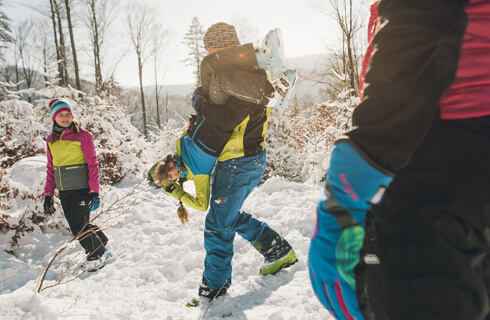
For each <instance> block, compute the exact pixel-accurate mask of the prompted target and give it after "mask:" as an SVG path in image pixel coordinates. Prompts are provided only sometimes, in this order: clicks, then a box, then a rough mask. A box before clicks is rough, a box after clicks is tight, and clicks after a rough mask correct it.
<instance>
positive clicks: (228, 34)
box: [203, 22, 240, 49]
mask: <svg viewBox="0 0 490 320" xmlns="http://www.w3.org/2000/svg"><path fill="white" fill-rule="evenodd" d="M203 41H204V48H206V49H208V48H227V47H236V46H239V45H240V41H239V40H238V36H237V34H236V30H235V27H234V26H232V25H231V24H227V23H224V22H218V23H215V24H213V25H211V26H210V27H209V28H208V30H207V31H206V33H205V34H204V39H203Z"/></svg>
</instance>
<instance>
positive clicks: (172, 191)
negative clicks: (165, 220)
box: [163, 181, 185, 201]
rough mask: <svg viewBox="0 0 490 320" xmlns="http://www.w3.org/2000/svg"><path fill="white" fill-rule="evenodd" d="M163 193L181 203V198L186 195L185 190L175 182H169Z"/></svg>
mask: <svg viewBox="0 0 490 320" xmlns="http://www.w3.org/2000/svg"><path fill="white" fill-rule="evenodd" d="M163 191H164V192H165V193H166V194H169V195H171V196H172V197H174V198H175V199H177V200H179V201H180V197H181V196H182V195H183V194H184V193H185V191H184V189H182V188H181V187H180V186H179V184H178V183H177V182H175V181H168V182H167V184H166V185H165V188H164V189H163Z"/></svg>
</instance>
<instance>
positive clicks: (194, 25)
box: [182, 17, 206, 86]
mask: <svg viewBox="0 0 490 320" xmlns="http://www.w3.org/2000/svg"><path fill="white" fill-rule="evenodd" d="M203 37H204V31H203V29H202V25H201V23H200V22H199V19H198V18H197V17H194V18H192V22H191V25H190V26H189V30H188V31H187V33H186V34H185V36H184V41H182V43H183V44H185V45H187V46H188V47H189V58H187V59H185V60H183V62H185V64H186V65H188V66H191V67H194V68H195V69H194V74H195V75H196V83H197V85H198V86H200V85H201V77H200V74H201V60H202V58H203V57H204V56H205V55H206V51H205V50H204V44H203Z"/></svg>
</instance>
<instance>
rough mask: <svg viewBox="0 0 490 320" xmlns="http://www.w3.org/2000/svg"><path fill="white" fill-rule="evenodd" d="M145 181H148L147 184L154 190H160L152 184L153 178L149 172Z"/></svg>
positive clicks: (156, 185)
mask: <svg viewBox="0 0 490 320" xmlns="http://www.w3.org/2000/svg"><path fill="white" fill-rule="evenodd" d="M146 180H148V183H149V184H150V186H152V187H153V188H155V189H161V188H162V187H160V186H159V185H158V184H156V183H154V182H153V177H152V176H151V174H150V173H149V172H148V176H147V177H146Z"/></svg>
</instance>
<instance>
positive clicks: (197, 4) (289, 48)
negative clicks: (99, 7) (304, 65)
mask: <svg viewBox="0 0 490 320" xmlns="http://www.w3.org/2000/svg"><path fill="white" fill-rule="evenodd" d="M29 1H30V3H37V2H39V3H41V2H44V1H43V0H4V3H5V6H4V7H3V9H4V11H5V12H6V14H7V15H9V16H11V17H12V18H14V19H15V20H17V19H22V18H27V17H28V16H29V15H30V14H32V12H31V13H28V12H29V11H30V10H28V9H26V8H25V7H23V6H21V5H20V4H19V3H25V2H29ZM72 1H73V0H72ZM129 1H133V0H129ZM134 1H145V2H149V3H151V4H154V5H156V6H158V7H160V11H161V19H162V23H163V25H164V27H166V28H169V29H170V30H171V32H170V33H171V44H170V46H171V48H172V49H171V50H172V51H173V52H175V54H174V55H173V59H172V61H173V62H172V63H171V64H170V66H169V67H168V69H167V76H166V78H165V80H164V82H165V83H166V84H183V83H193V82H194V76H193V74H192V69H191V68H190V67H185V66H184V63H183V62H181V61H182V60H184V59H186V58H187V57H188V54H187V48H186V47H185V45H183V44H182V43H181V42H182V39H183V36H184V34H185V33H186V32H187V30H188V28H189V26H190V24H191V20H192V18H193V17H194V16H196V17H197V18H198V19H199V21H200V22H201V24H202V26H203V29H204V30H206V29H207V28H208V27H209V26H210V25H211V24H213V23H214V22H219V21H224V22H228V23H231V22H232V20H234V19H236V18H237V17H239V18H241V19H246V20H247V21H249V22H250V24H252V25H253V26H256V27H257V28H258V31H259V35H260V37H263V36H265V34H266V33H267V32H268V30H270V29H273V28H280V29H281V30H282V33H283V39H284V42H285V51H286V56H287V57H297V56H305V55H311V54H318V53H326V52H328V49H327V45H328V43H329V42H330V43H332V42H334V41H335V39H336V37H337V36H336V32H337V31H336V30H337V29H336V26H335V24H334V23H333V22H332V20H331V19H330V18H329V17H327V16H325V15H322V14H320V13H317V12H316V11H315V10H314V9H313V8H312V7H310V6H308V5H307V4H306V2H305V0H241V1H237V0H205V1H204V0H172V1H168V0H134ZM358 1H362V2H364V1H365V0H358ZM121 2H122V1H121ZM121 6H122V5H121ZM145 72H146V75H147V76H148V78H146V79H145V80H144V84H148V85H150V84H152V81H151V78H150V76H151V75H152V70H150V69H149V70H145ZM116 77H117V80H118V81H119V82H120V83H121V84H122V85H137V84H138V76H137V68H136V58H135V57H134V56H132V55H131V54H130V55H128V56H127V57H126V58H125V60H124V61H123V62H122V63H120V64H119V67H118V69H117V72H116Z"/></svg>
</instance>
